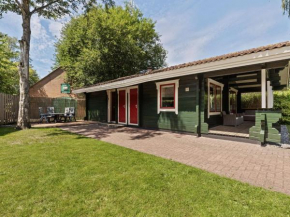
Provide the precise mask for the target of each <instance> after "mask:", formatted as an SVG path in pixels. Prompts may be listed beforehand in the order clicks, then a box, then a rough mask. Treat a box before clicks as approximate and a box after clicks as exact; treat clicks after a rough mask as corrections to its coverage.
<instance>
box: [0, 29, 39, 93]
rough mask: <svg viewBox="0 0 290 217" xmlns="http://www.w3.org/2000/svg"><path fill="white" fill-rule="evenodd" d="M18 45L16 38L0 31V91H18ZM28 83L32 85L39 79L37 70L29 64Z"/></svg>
mask: <svg viewBox="0 0 290 217" xmlns="http://www.w3.org/2000/svg"><path fill="white" fill-rule="evenodd" d="M19 54H20V53H19V46H18V44H17V39H16V38H12V37H9V36H7V35H4V34H3V33H1V32H0V92H2V93H9V94H18V93H19V74H18V63H17V62H18V60H19ZM29 74H30V77H29V83H30V85H33V84H34V83H36V82H37V81H38V80H39V77H38V74H37V72H36V71H35V70H34V69H33V68H32V66H30V68H29Z"/></svg>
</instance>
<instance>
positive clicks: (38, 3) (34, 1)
mask: <svg viewBox="0 0 290 217" xmlns="http://www.w3.org/2000/svg"><path fill="white" fill-rule="evenodd" d="M96 1H97V0H90V1H88V0H1V1H0V18H1V17H2V16H3V14H5V13H7V12H12V13H16V14H18V15H20V16H21V17H22V37H21V39H20V40H19V44H20V61H19V65H18V71H19V72H18V73H19V93H20V97H19V112H18V121H17V128H18V129H28V128H30V127H31V125H30V118H29V57H30V56H29V51H30V40H31V17H32V16H33V15H38V16H41V17H44V18H46V19H58V18H61V17H63V16H64V15H67V14H71V13H72V12H76V11H77V10H78V9H81V8H82V9H84V10H88V9H89V7H90V6H92V5H93V4H96ZM103 2H104V3H105V4H107V5H113V1H112V0H103ZM80 7H81V8H80Z"/></svg>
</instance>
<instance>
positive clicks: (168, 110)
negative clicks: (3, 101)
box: [155, 79, 179, 114]
mask: <svg viewBox="0 0 290 217" xmlns="http://www.w3.org/2000/svg"><path fill="white" fill-rule="evenodd" d="M155 84H156V89H157V114H160V112H175V114H178V88H179V79H175V80H170V81H162V82H155ZM169 84H174V86H175V92H174V93H175V97H174V108H160V106H161V105H160V99H161V96H160V94H161V91H160V86H162V85H169Z"/></svg>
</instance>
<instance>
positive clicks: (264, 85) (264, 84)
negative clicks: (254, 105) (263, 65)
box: [261, 69, 267, 108]
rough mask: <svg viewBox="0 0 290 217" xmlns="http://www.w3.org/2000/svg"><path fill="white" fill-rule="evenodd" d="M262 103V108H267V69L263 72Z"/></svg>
mask: <svg viewBox="0 0 290 217" xmlns="http://www.w3.org/2000/svg"><path fill="white" fill-rule="evenodd" d="M261 93H262V94H261V97H262V99H261V102H262V108H267V99H266V69H262V71H261Z"/></svg>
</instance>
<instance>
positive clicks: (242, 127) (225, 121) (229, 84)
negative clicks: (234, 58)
mask: <svg viewBox="0 0 290 217" xmlns="http://www.w3.org/2000/svg"><path fill="white" fill-rule="evenodd" d="M255 67H260V69H255ZM205 78H206V79H205V93H206V94H205V122H206V123H207V124H208V126H209V132H208V133H209V134H215V135H223V136H234V137H243V138H250V139H255V140H259V141H261V142H265V141H266V140H268V141H270V140H273V142H274V141H275V142H278V141H279V140H280V137H281V136H280V130H279V127H278V128H277V127H276V126H275V127H276V128H274V127H273V126H272V125H273V124H274V123H276V122H278V121H279V118H280V117H281V111H276V110H274V108H273V106H274V96H273V91H275V90H282V89H284V88H287V87H288V82H289V69H288V62H287V61H280V62H273V63H269V64H267V65H260V66H254V67H253V66H252V67H251V68H250V67H244V68H243V69H231V70H225V71H222V72H218V73H217V72H216V73H208V74H205ZM249 93H253V94H255V95H256V96H258V97H259V98H257V100H255V103H254V104H253V105H251V106H250V107H249V106H248V107H247V106H246V105H245V104H246V103H245V100H243V96H246V95H248V94H249ZM277 129H278V130H277ZM272 134H273V135H272ZM270 137H273V138H274V139H269V138H270ZM278 143H279V142H278Z"/></svg>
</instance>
